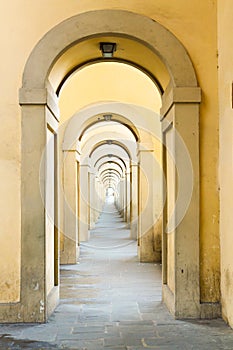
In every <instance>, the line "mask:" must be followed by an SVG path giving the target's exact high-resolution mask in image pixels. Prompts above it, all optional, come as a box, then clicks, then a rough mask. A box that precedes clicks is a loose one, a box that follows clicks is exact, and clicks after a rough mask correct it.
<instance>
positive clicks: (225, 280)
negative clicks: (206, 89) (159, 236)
mask: <svg viewBox="0 0 233 350" xmlns="http://www.w3.org/2000/svg"><path fill="white" fill-rule="evenodd" d="M218 9H219V14H218V35H219V38H218V49H219V112H220V113H219V127H220V164H219V175H220V209H221V214H220V238H221V277H222V279H221V295H222V311H223V317H224V318H225V319H226V321H228V322H229V323H230V325H231V327H233V298H232V296H233V283H232V281H233V216H232V213H233V181H232V179H233V109H232V81H233V67H232V61H233V47H232V23H233V3H232V1H231V0H220V1H219V5H218Z"/></svg>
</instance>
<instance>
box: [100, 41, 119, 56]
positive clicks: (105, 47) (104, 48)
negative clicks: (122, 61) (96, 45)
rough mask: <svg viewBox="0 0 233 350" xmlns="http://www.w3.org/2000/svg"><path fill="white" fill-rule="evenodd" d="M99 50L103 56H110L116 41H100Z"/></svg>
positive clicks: (114, 48)
mask: <svg viewBox="0 0 233 350" xmlns="http://www.w3.org/2000/svg"><path fill="white" fill-rule="evenodd" d="M100 50H101V52H102V56H103V57H105V58H112V57H113V53H114V51H116V43H109V42H108V43H103V42H102V43H100Z"/></svg>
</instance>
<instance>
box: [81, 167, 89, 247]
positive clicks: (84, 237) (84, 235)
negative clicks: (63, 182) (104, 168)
mask: <svg viewBox="0 0 233 350" xmlns="http://www.w3.org/2000/svg"><path fill="white" fill-rule="evenodd" d="M89 169H90V167H89V165H88V164H81V165H80V184H79V186H80V187H79V188H80V217H79V237H80V242H85V241H88V240H89V238H90V234H89V230H88V222H89V175H88V174H89Z"/></svg>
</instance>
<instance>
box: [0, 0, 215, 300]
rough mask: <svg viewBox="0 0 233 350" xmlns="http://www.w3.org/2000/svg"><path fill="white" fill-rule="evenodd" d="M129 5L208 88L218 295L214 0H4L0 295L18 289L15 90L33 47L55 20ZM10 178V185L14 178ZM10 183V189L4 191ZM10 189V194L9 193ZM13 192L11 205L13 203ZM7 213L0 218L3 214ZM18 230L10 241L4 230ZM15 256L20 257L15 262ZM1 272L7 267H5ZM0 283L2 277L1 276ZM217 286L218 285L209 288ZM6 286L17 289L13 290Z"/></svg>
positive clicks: (211, 232)
mask: <svg viewBox="0 0 233 350" xmlns="http://www.w3.org/2000/svg"><path fill="white" fill-rule="evenodd" d="M106 8H115V9H125V10H129V11H133V12H137V13H140V14H144V15H148V16H150V17H152V18H153V19H154V20H157V21H158V22H160V23H161V24H163V25H164V26H165V27H167V28H168V29H169V30H170V31H172V32H173V33H174V34H175V35H176V36H177V37H178V39H179V40H180V41H181V42H182V43H183V45H184V46H185V47H186V48H187V51H188V52H189V54H190V56H191V59H192V61H193V64H194V67H195V70H196V72H197V77H198V80H199V83H200V86H201V88H202V91H203V103H202V105H201V120H200V127H201V134H200V141H201V150H200V154H201V195H202V199H201V217H202V219H201V247H202V249H201V259H203V258H205V262H202V266H201V281H202V301H217V300H218V298H219V293H218V283H219V274H218V266H219V242H218V209H219V208H218V184H217V167H216V162H217V151H218V103H217V55H216V51H217V43H216V0H205V1H200V0H193V1H187V0H157V1H156V2H155V1H154V0H146V1H141V0H128V1H124V0H118V1H115V0H99V1H94V0H86V1H85V2H83V1H79V2H77V1H76V0H66V1H65V2H64V1H63V0H46V1H45V0H42V1H37V2H35V1H34V2H33V4H32V2H31V1H28V0H15V1H14V2H13V4H12V2H1V4H0V26H1V31H0V36H1V38H0V41H1V55H2V56H1V60H2V62H3V63H2V64H1V66H0V73H1V86H2V87H3V86H4V88H3V89H1V90H2V91H1V95H0V96H1V104H0V119H1V126H0V140H1V147H0V159H1V161H0V174H1V175H2V180H3V182H4V184H5V186H4V188H1V193H0V214H1V220H2V221H1V223H0V227H1V230H2V231H1V235H0V240H1V241H0V246H1V247H3V249H7V251H8V254H7V257H3V255H0V264H1V266H5V272H8V276H14V278H11V277H10V288H8V287H7V286H5V288H3V289H2V293H3V294H2V300H12V298H13V299H14V300H17V298H18V296H19V290H18V288H17V287H16V285H15V281H17V280H18V279H19V247H20V245H19V242H20V211H19V210H20V197H19V196H20V189H19V188H20V187H19V186H20V179H19V170H20V146H19V145H20V142H19V141H20V108H19V106H18V89H19V87H20V85H21V78H22V72H23V69H24V65H25V63H26V60H27V57H28V55H29V53H30V52H31V51H32V49H33V47H34V46H35V44H36V43H37V42H38V40H39V39H40V38H41V37H42V36H43V35H44V34H45V33H46V32H47V31H48V30H49V29H51V28H52V27H53V26H55V25H56V24H58V23H59V22H61V21H63V20H64V19H66V18H68V17H70V16H73V15H76V14H78V13H80V12H85V11H88V10H95V9H106ZM9 179H10V184H9ZM7 186H8V188H9V191H7V193H6V192H5V191H6V189H7ZM9 194H10V195H9ZM12 198H14V205H12V201H13V200H12ZM2 218H3V219H2ZM12 236H13V237H14V243H15V245H11V250H9V241H8V240H6V239H5V238H6V237H12ZM13 259H15V263H14V264H13V263H12V261H13ZM2 276H5V274H2V273H1V277H0V278H1V279H2ZM0 285H1V281H0ZM211 285H215V287H216V288H215V289H212V288H211ZM9 290H11V291H14V292H13V294H12V292H10V293H9Z"/></svg>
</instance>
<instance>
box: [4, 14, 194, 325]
mask: <svg viewBox="0 0 233 350" xmlns="http://www.w3.org/2000/svg"><path fill="white" fill-rule="evenodd" d="M109 18H110V19H111V20H109ZM109 36H112V37H113V38H117V37H121V38H122V37H124V38H127V39H128V40H129V41H131V42H135V43H140V45H141V47H144V48H145V47H146V48H148V50H150V52H151V53H152V54H153V55H154V56H155V61H154V62H156V57H157V59H158V57H159V58H160V59H161V62H163V64H164V65H165V66H166V69H167V70H166V71H167V72H169V76H170V81H171V84H170V86H169V88H170V89H168V90H167V91H165V93H164V94H163V108H162V114H163V118H164V119H166V118H167V114H168V113H169V112H170V111H173V112H174V115H172V116H170V117H171V120H172V121H174V124H173V125H175V126H174V128H176V130H177V132H180V134H181V136H182V137H183V138H184V141H185V142H186V143H187V145H188V146H189V147H188V150H189V156H190V160H191V162H192V165H193V173H192V174H193V178H194V181H193V183H194V187H193V192H192V197H191V198H190V202H189V203H188V205H189V206H188V208H193V209H192V210H187V211H185V213H184V219H183V221H182V222H181V223H179V227H178V228H177V232H178V235H177V240H176V242H177V246H179V245H180V247H181V248H182V249H183V250H182V249H181V250H180V252H181V256H180V257H179V256H178V255H175V256H176V267H177V268H176V269H175V274H176V281H178V282H180V281H181V276H180V275H179V272H180V270H181V268H182V269H183V266H182V263H183V262H184V261H186V262H187V264H186V269H187V274H189V275H192V279H191V280H192V281H191V280H190V281H188V283H187V285H185V286H184V284H183V283H182V281H181V283H180V284H179V283H178V282H177V285H176V287H177V289H176V294H175V296H174V298H173V296H172V298H171V297H170V294H169V293H168V292H167V290H166V283H165V284H164V286H163V287H164V291H165V293H167V294H165V297H164V299H165V300H166V303H167V304H168V305H170V309H172V310H173V313H175V315H176V316H177V317H190V316H192V317H194V316H196V315H200V314H201V313H200V288H199V280H200V279H199V276H200V275H199V148H198V147H199V144H198V116H199V108H198V104H199V103H200V100H201V96H200V89H198V88H197V85H198V84H197V79H196V75H195V71H194V68H193V65H192V62H191V59H190V57H189V55H188V54H187V52H186V50H185V48H184V46H183V45H182V44H181V43H180V41H179V40H178V39H177V38H176V37H175V36H174V35H173V34H172V33H170V32H169V31H168V30H167V29H166V28H165V27H163V26H162V25H161V24H159V23H157V22H155V21H154V20H153V19H151V18H148V17H145V16H142V15H139V14H136V13H131V12H128V11H122V10H100V11H93V12H86V13H82V14H79V15H77V16H74V17H72V18H69V19H67V20H65V21H64V22H62V23H60V24H58V25H57V26H56V27H54V28H52V29H51V30H50V31H49V32H48V33H47V34H46V35H45V36H44V37H43V38H42V39H41V40H40V42H39V43H38V44H37V45H36V46H35V48H34V49H33V51H32V53H31V55H30V56H29V58H28V60H27V63H26V65H25V69H24V72H23V80H22V89H21V91H20V94H19V101H20V104H21V105H22V119H23V123H22V145H23V146H22V150H28V149H29V150H30V152H22V172H21V173H22V191H21V196H22V200H21V203H22V221H21V222H22V226H21V232H22V259H21V260H22V263H21V264H22V270H21V272H22V280H23V281H27V280H30V276H31V275H32V274H33V275H35V276H36V275H38V266H39V265H40V264H41V261H42V259H43V261H46V259H45V257H44V250H43V252H42V250H39V249H38V251H37V252H36V254H35V255H34V256H33V257H31V255H30V247H31V244H34V245H36V244H37V245H38V246H40V247H42V246H45V245H46V229H45V224H44V223H45V220H46V216H45V215H46V211H45V210H44V203H42V201H41V189H42V192H43V193H45V194H46V193H47V192H46V186H45V185H46V176H45V174H44V172H43V173H42V171H43V170H44V164H42V166H41V158H42V156H43V150H44V147H45V146H46V136H45V132H46V131H45V125H46V122H47V121H48V120H46V118H48V119H50V120H49V123H50V126H51V130H53V131H54V134H56V130H57V124H56V123H57V122H58V120H59V117H58V114H59V113H57V110H58V108H57V97H56V96H54V98H53V92H54V91H53V90H54V87H52V89H51V88H50V83H49V81H48V77H49V74H50V72H51V70H52V68H53V67H54V66H55V64H56V62H57V61H58V59H59V58H60V57H62V56H63V55H65V53H66V52H67V51H68V50H69V49H70V48H72V47H73V46H74V45H75V44H77V43H81V42H86V41H88V40H89V39H91V38H95V39H96V38H97V39H99V38H103V37H105V38H106V37H109ZM171 48H172V49H171ZM96 50H98V47H96ZM138 54H139V53H138ZM140 54H141V53H140ZM135 61H136V57H135ZM157 61H158V60H157ZM145 64H146V62H145ZM154 65H155V64H154ZM62 74H63V72H62ZM63 77H64V75H63ZM63 77H62V78H63ZM177 88H178V89H177ZM27 105H30V108H31V109H29V108H28V106H27ZM35 105H36V106H40V108H34V106H35ZM173 105H177V107H178V108H171V107H172V106H173ZM178 105H179V106H178ZM47 106H48V107H49V110H50V111H51V112H52V113H51V115H50V114H49V113H47V112H48V111H47ZM118 106H119V105H118V104H117V103H113V104H111V107H112V108H116V109H117V108H118ZM112 108H111V111H112ZM125 108H126V110H128V113H129V114H130V115H131V114H133V115H135V110H136V109H135V108H133V109H132V108H130V106H128V107H127V105H125ZM99 109H100V110H101V109H102V111H103V112H106V105H104V104H102V105H101V106H100V107H99ZM137 110H138V111H139V110H142V108H139V107H137ZM30 112H31V113H30ZM84 114H85V112H84ZM92 115H93V114H92ZM187 116H188V118H187ZM53 117H54V118H53ZM83 117H85V116H83ZM136 117H138V119H140V122H139V125H141V119H142V118H140V115H138V116H136ZM172 118H173V119H172ZM165 121H166V122H168V120H165ZM190 121H191V122H190ZM169 122H170V123H171V121H169ZM70 124H71V123H70ZM162 124H163V132H164V133H165V132H166V130H168V129H169V128H168V127H167V125H166V123H165V122H164V121H163V123H162ZM169 125H170V124H169ZM74 132H75V130H74ZM32 133H34V134H37V135H39V137H36V138H33V137H32ZM73 135H74V134H73V133H71V132H70V137H71V136H73ZM74 140H75V139H74ZM191 142H192V143H191ZM175 147H176V152H175V154H176V157H177V158H176V160H178V162H180V163H182V152H181V148H182V147H181V145H180V144H178V143H176V144H175ZM67 150H69V149H68V148H67ZM181 165H182V164H181ZM39 171H41V174H42V175H41V180H42V181H41V183H39V182H38V173H39ZM56 172H57V173H58V172H59V169H58V167H57V168H56ZM181 173H182V175H183V177H184V178H185V174H186V172H185V171H184V169H183V168H182V171H181ZM25 183H27V186H24V184H25ZM40 185H41V186H42V188H40ZM175 186H176V185H175ZM31 188H33V195H34V197H33V199H34V203H37V204H38V205H34V207H33V208H32V207H31V199H32V197H31V195H32V192H31ZM180 188H181V189H182V186H180ZM176 189H177V187H175V190H176ZM56 191H57V192H58V186H57V188H56ZM184 192H185V190H184ZM55 197H58V196H54V198H55ZM55 204H56V203H55ZM178 204H179V205H177V206H176V212H175V213H178V214H179V210H180V211H182V210H181V209H182V208H183V203H178ZM55 207H56V208H57V207H58V206H57V205H55ZM38 208H39V211H38ZM177 208H178V209H177ZM32 209H33V210H32ZM58 215H59V213H58V212H57V213H56V215H55V216H56V218H58ZM58 221H59V220H58ZM187 222H189V223H191V224H192V225H191V226H190V227H189V230H190V231H191V232H192V235H189V236H187V235H186V234H185V233H186V232H187V227H186V226H185V224H186V223H187ZM32 228H33V229H32ZM35 228H36V230H35ZM186 237H188V238H186ZM190 239H191V240H190ZM190 243H191V244H190ZM75 247H76V242H75ZM189 247H191V249H188V248H189ZM57 261H59V259H57ZM28 265H30V270H29V269H28V268H27V266H28ZM56 269H57V271H58V266H56ZM39 272H40V281H41V283H42V284H41V288H40V289H38V291H36V294H35V298H34V301H33V302H32V303H31V304H30V306H29V307H28V308H25V309H27V311H25V315H24V316H23V319H22V320H23V321H24V322H27V321H28V322H33V321H36V322H39V321H40V322H44V321H45V320H46V318H47V313H46V311H44V312H39V311H36V312H35V310H37V309H38V307H37V305H38V302H39V301H40V300H41V301H42V302H43V303H44V305H46V307H45V308H44V309H45V310H52V309H53V308H54V305H56V298H58V294H55V293H58V289H56V292H55V293H54V294H53V299H51V300H50V299H49V297H48V296H47V295H45V294H44V290H46V283H47V279H46V275H45V269H43V271H42V270H40V271H39ZM56 273H57V272H56ZM56 278H57V277H56ZM58 280H59V279H58V278H57V282H56V283H58ZM56 286H57V285H56ZM30 288H31V287H30V286H29V285H28V284H22V289H21V292H22V293H21V301H20V303H21V304H20V307H21V305H22V306H26V305H27V304H28V295H29V293H31V289H30ZM42 291H43V292H42ZM181 301H182V302H181ZM11 311H12V310H10V309H9V312H11ZM32 315H34V316H33V317H32ZM16 320H18V319H17V316H16Z"/></svg>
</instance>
